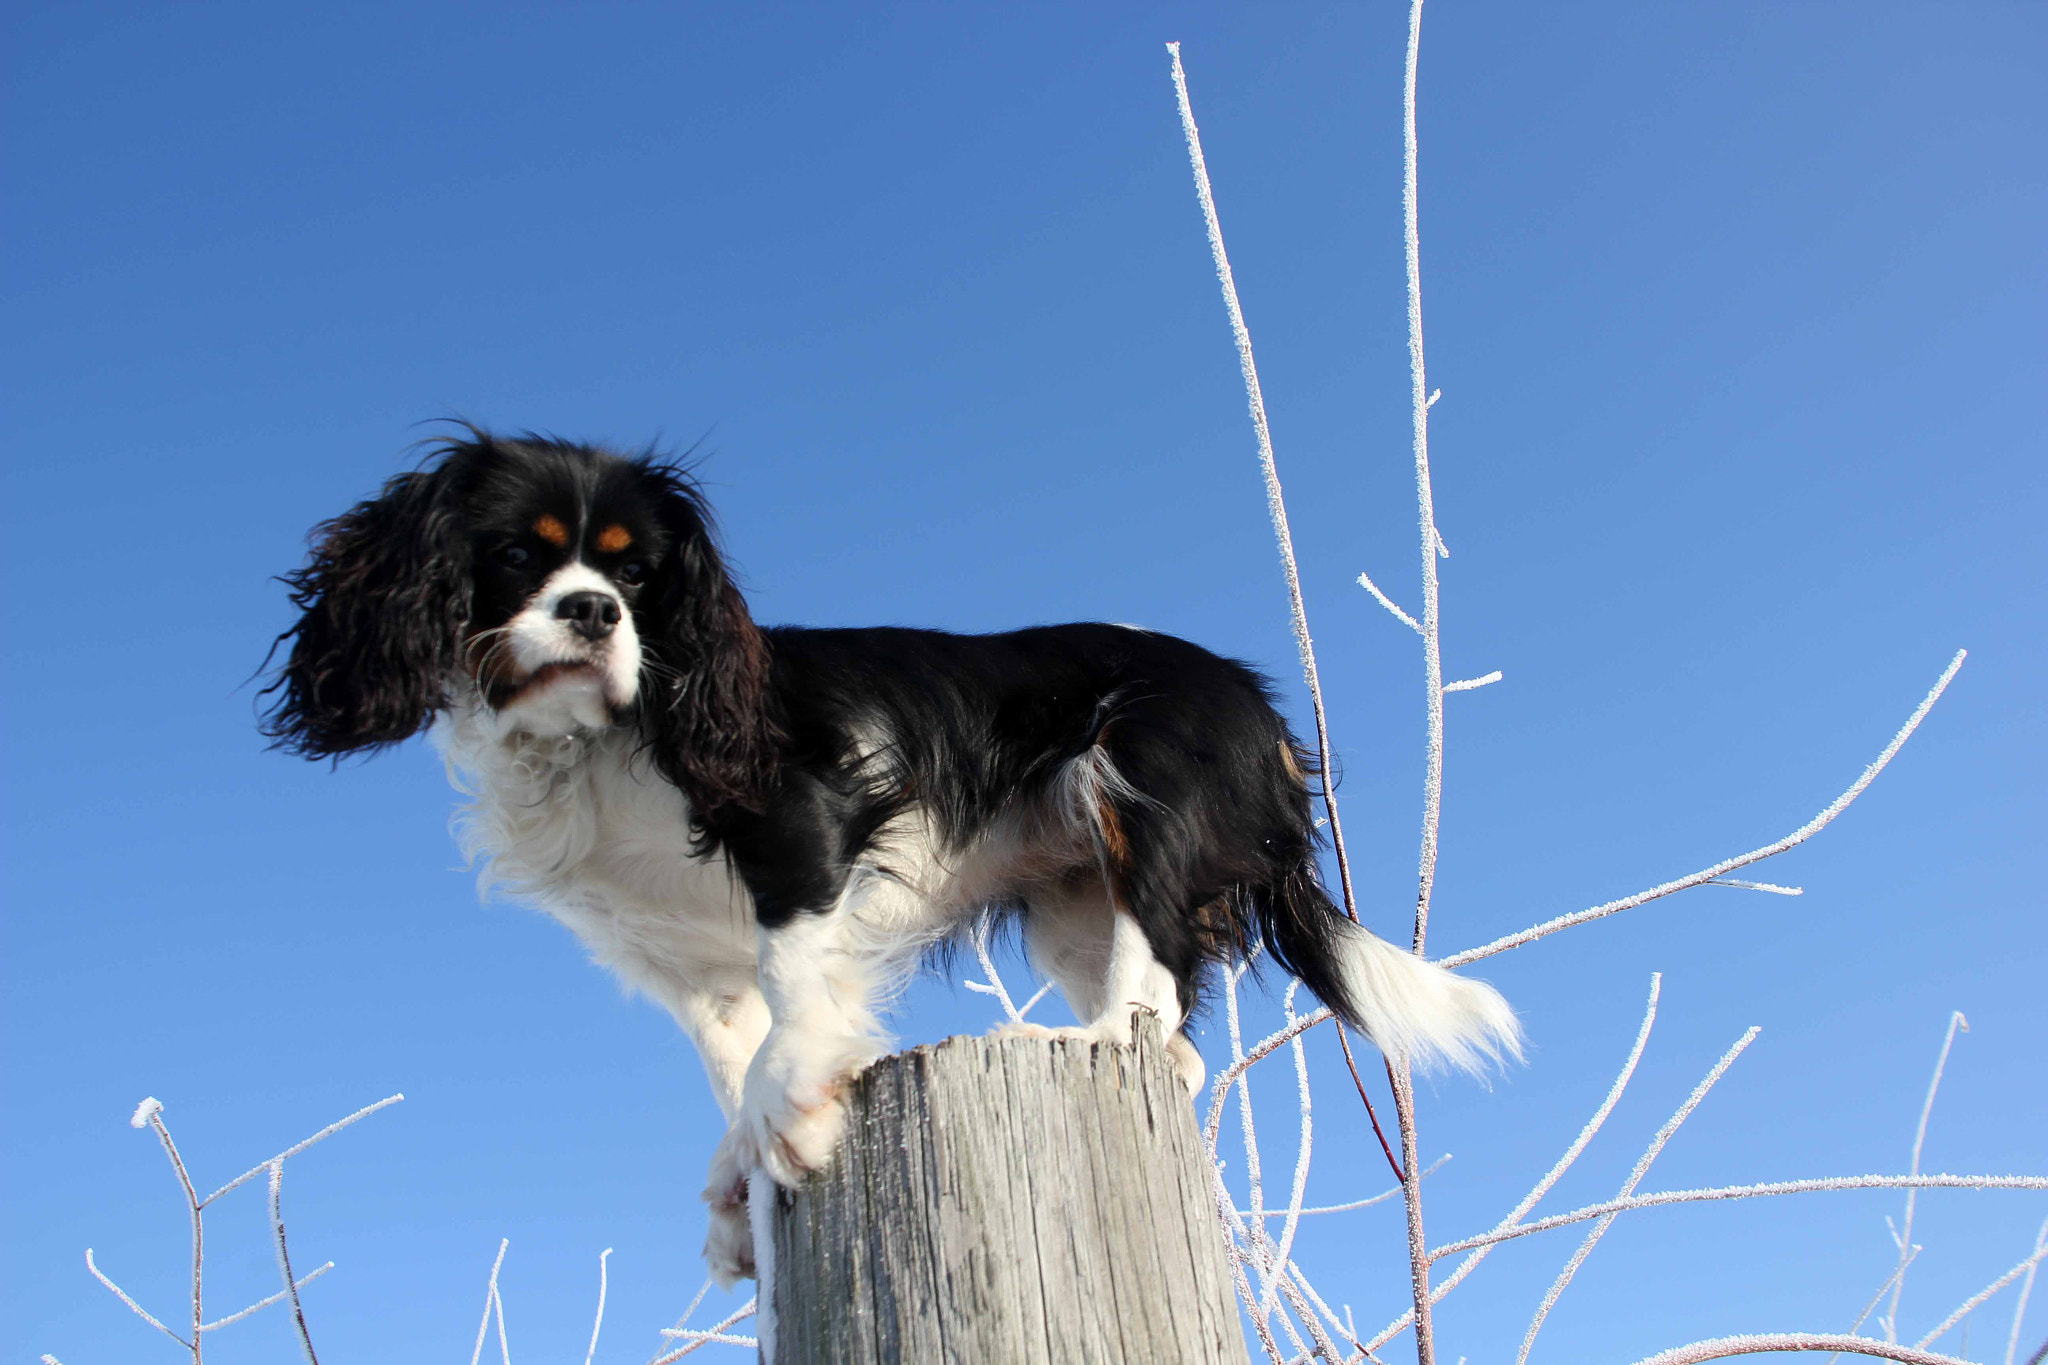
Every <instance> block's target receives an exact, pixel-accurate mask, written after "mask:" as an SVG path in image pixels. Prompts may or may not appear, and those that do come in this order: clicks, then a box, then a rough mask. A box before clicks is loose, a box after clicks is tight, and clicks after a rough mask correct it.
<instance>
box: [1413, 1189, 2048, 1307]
mask: <svg viewBox="0 0 2048 1365" xmlns="http://www.w3.org/2000/svg"><path fill="white" fill-rule="evenodd" d="M1839 1190H2048V1176H2042V1175H1831V1176H1821V1177H1818V1178H1816V1179H1812V1180H1769V1181H1760V1182H1758V1183H1756V1184H1754V1185H1717V1186H1714V1187H1712V1188H1709V1189H1697V1190H1659V1191H1656V1192H1654V1193H1651V1194H1637V1195H1628V1196H1625V1197H1621V1198H1616V1199H1609V1200H1606V1201H1605V1202H1603V1203H1599V1204H1588V1205H1586V1206H1585V1207H1584V1208H1580V1209H1573V1210H1572V1211H1571V1212H1569V1213H1559V1214H1554V1215H1552V1216H1550V1217H1548V1218H1538V1219H1536V1220H1535V1221H1533V1222H1529V1223H1515V1224H1511V1225H1509V1226H1506V1227H1500V1228H1495V1229H1494V1230H1492V1231H1491V1232H1482V1233H1480V1234H1479V1235H1477V1236H1475V1237H1467V1238H1465V1239H1464V1240H1462V1241H1457V1242H1449V1243H1446V1244H1445V1245H1443V1246H1440V1247H1438V1248H1437V1249H1436V1250H1434V1251H1432V1252H1430V1253H1429V1257H1430V1259H1431V1260H1432V1261H1437V1260H1442V1259H1443V1258H1444V1257H1446V1256H1454V1255H1456V1254H1457V1253H1458V1252H1461V1251H1465V1250H1468V1249H1470V1248H1472V1247H1486V1246H1493V1245H1497V1244H1498V1243H1501V1242H1511V1241H1513V1240H1515V1239H1516V1238H1518V1237H1528V1236H1531V1235H1532V1234H1534V1233H1538V1232H1549V1231H1551V1230H1552V1229H1553V1228H1561V1227H1565V1226H1567V1225H1569V1224H1572V1223H1583V1222H1585V1221H1586V1220H1587V1219H1589V1218H1600V1217H1604V1216H1606V1215H1609V1214H1616V1213H1627V1212H1629V1211H1630V1210H1632V1209H1654V1208H1662V1207H1663V1206H1665V1205H1667V1204H1699V1203H1705V1202H1708V1201H1712V1200H1719V1199H1759V1198H1767V1197H1769V1196H1771V1195H1779V1194H1824V1193H1830V1192H1834V1191H1839ZM2028 1264H2030V1263H2029V1262H2025V1261H2023V1262H2021V1263H2020V1267H2019V1269H2020V1270H2022V1271H2023V1270H2025V1269H2026V1268H2027V1266H2028ZM1897 1273H1898V1272H1896V1271H1894V1272H1893V1274H1894V1275H1896V1274H1897ZM2017 1273H2018V1272H2015V1275H2017ZM1884 1287H1885V1288H1886V1289H1887V1290H1888V1289H1890V1288H1891V1287H1892V1282H1891V1281H1890V1280H1886V1281H1885V1284H1884Z"/></svg>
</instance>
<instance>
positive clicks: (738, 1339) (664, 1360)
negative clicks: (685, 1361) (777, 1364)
mask: <svg viewBox="0 0 2048 1365" xmlns="http://www.w3.org/2000/svg"><path fill="white" fill-rule="evenodd" d="M707 1288H708V1286H707ZM703 1298H704V1295H703V1293H702V1292H701V1291H700V1292H699V1293H698V1295H697V1301H698V1302H701V1301H702V1300H703ZM759 1306H760V1299H759V1298H752V1299H748V1300H747V1301H746V1302H745V1303H743V1304H741V1305H740V1306H739V1307H738V1308H735V1309H733V1310H732V1312H730V1313H728V1314H726V1315H725V1316H724V1317H723V1318H721V1319H719V1320H718V1321H717V1322H715V1323H713V1324H712V1325H711V1326H709V1327H706V1328H704V1329H702V1330H699V1329H697V1328H694V1327H685V1326H683V1325H682V1323H680V1322H679V1323H677V1324H676V1325H675V1326H674V1327H664V1328H662V1329H661V1334H662V1335H663V1336H665V1337H667V1338H668V1339H669V1340H671V1341H678V1340H679V1341H681V1342H682V1343H683V1344H682V1345H681V1346H678V1347H677V1348H676V1349H675V1350H673V1351H670V1352H668V1353H667V1354H666V1355H658V1356H656V1357H655V1358H654V1359H653V1360H651V1361H649V1362H648V1365H669V1362H670V1361H675V1360H681V1359H682V1358H683V1357H684V1356H686V1355H689V1354H690V1353H691V1352H692V1351H696V1350H700V1349H702V1348H703V1347H706V1346H711V1345H714V1344H715V1345H721V1346H748V1347H758V1346H759V1345H760V1344H761V1343H760V1342H759V1341H758V1340H756V1339H755V1338H753V1337H743V1336H738V1335H735V1334H733V1333H731V1332H729V1331H728V1330H727V1329H728V1328H731V1327H734V1326H736V1325H738V1324H739V1323H742V1322H745V1321H746V1320H747V1319H748V1318H750V1317H752V1316H753V1315H754V1313H755V1310H756V1309H757V1308H758V1307H759ZM690 1309H691V1311H692V1312H694V1311H695V1310H696V1303H692V1304H691V1305H690ZM689 1316H690V1314H689V1313H687V1312H686V1313H684V1314H683V1321H685V1322H687V1321H688V1320H689Z"/></svg>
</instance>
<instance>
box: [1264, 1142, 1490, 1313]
mask: <svg viewBox="0 0 2048 1365" xmlns="http://www.w3.org/2000/svg"><path fill="white" fill-rule="evenodd" d="M1450 1159H1451V1154H1450V1153H1449V1152H1445V1153H1444V1154H1443V1155H1442V1156H1440V1157H1438V1158H1437V1159H1436V1160H1435V1161H1432V1162H1430V1163H1429V1164H1428V1165H1427V1166H1424V1167H1423V1168H1422V1174H1423V1176H1424V1177H1425V1178H1427V1177H1429V1176H1432V1175H1434V1174H1436V1172H1437V1168H1438V1167H1440V1166H1442V1165H1443V1164H1444V1163H1445V1162H1446V1161H1449V1160H1450ZM1400 1193H1401V1187H1400V1186H1399V1185H1393V1186H1389V1187H1388V1188H1386V1189H1384V1190H1381V1191H1380V1192H1379V1193H1378V1194H1374V1195H1368V1196H1367V1197H1365V1198H1364V1199H1354V1200H1352V1201H1351V1202H1349V1203H1347V1204H1320V1205H1317V1206H1316V1207H1314V1208H1307V1209H1303V1210H1301V1216H1302V1217H1303V1218H1311V1217H1314V1216H1315V1215H1316V1214H1319V1213H1350V1212H1351V1211H1352V1210H1353V1209H1369V1208H1371V1207H1372V1206H1373V1205H1374V1204H1384V1203H1386V1202H1387V1201H1388V1200H1389V1199H1393V1198H1395V1197H1397V1196H1398V1195H1399V1194H1400ZM1238 1214H1239V1215H1240V1216H1241V1217H1246V1218H1249V1217H1250V1216H1251V1215H1250V1214H1249V1213H1246V1212H1245V1210H1243V1209H1239V1210H1238ZM1286 1216H1287V1210H1286V1209H1267V1210H1266V1217H1268V1218H1284V1217H1286ZM1402 1321H1403V1322H1406V1321H1407V1319H1406V1318H1403V1319H1402Z"/></svg>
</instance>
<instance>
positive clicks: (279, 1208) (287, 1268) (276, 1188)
mask: <svg viewBox="0 0 2048 1365" xmlns="http://www.w3.org/2000/svg"><path fill="white" fill-rule="evenodd" d="M283 1199H284V1158H283V1157H281V1156H280V1157H275V1158H273V1159H272V1160H271V1163H270V1231H271V1235H272V1236H273V1237H274V1238H275V1239H276V1241H277V1268H278V1271H279V1273H280V1274H282V1275H283V1276H284V1289H283V1290H282V1291H280V1292H281V1293H282V1295H283V1296H284V1297H285V1298H288V1299H290V1300H291V1303H292V1325H293V1326H295V1327H296V1328H297V1329H298V1333H299V1346H300V1349H302V1350H304V1351H305V1353H306V1365H320V1358H319V1357H318V1356H316V1355H314V1354H313V1337H312V1334H311V1333H310V1332H308V1331H307V1330H306V1310H305V1307H304V1306H303V1305H302V1304H300V1302H299V1281H297V1280H294V1279H293V1278H292V1257H291V1252H290V1251H289V1250H288V1249H287V1248H286V1247H285V1241H284V1209H283ZM308 1278H309V1279H310V1278H311V1277H310V1276H308Z"/></svg>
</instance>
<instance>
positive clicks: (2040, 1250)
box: [1913, 1242, 2048, 1349]
mask: <svg viewBox="0 0 2048 1365" xmlns="http://www.w3.org/2000/svg"><path fill="white" fill-rule="evenodd" d="M2044 1256H2048V1247H2042V1246H2041V1245H2040V1244H2039V1243H2038V1242H2037V1243H2036V1244H2035V1246H2034V1254H2033V1255H2031V1256H2029V1257H2027V1258H2026V1259H2025V1260H2023V1261H2021V1262H2020V1263H2019V1264H2018V1265H2016V1266H2014V1267H2013V1268H2012V1269H2011V1270H2008V1271H2006V1272H2005V1273H2004V1274H2003V1275H2000V1276H1999V1277H1998V1278H1997V1279H1995V1280H1993V1281H1992V1282H1991V1283H1990V1284H1987V1285H1985V1286H1984V1287H1983V1288H1982V1289H1980V1290H1978V1291H1977V1292H1976V1293H1975V1294H1973V1295H1972V1296H1971V1297H1970V1298H1968V1299H1966V1300H1964V1301H1963V1303H1962V1304H1961V1305H1959V1306H1958V1307H1957V1308H1956V1311H1955V1312H1953V1313H1950V1314H1949V1315H1948V1316H1947V1317H1945V1318H1943V1319H1942V1320H1941V1324H1940V1325H1939V1326H1937V1327H1936V1328H1935V1329H1934V1330H1933V1331H1932V1332H1929V1333H1928V1334H1927V1335H1926V1336H1924V1337H1922V1338H1920V1340H1918V1341H1916V1342H1914V1343H1913V1345H1914V1347H1915V1349H1922V1348H1925V1347H1926V1346H1927V1344H1928V1343H1929V1342H1931V1341H1933V1340H1934V1339H1935V1338H1936V1337H1938V1336H1940V1335H1941V1334H1942V1333H1943V1332H1946V1331H1947V1330H1948V1329H1949V1328H1951V1327H1953V1326H1955V1325H1956V1324H1957V1323H1959V1322H1961V1321H1962V1320H1963V1319H1964V1318H1966V1317H1968V1316H1970V1314H1972V1313H1974V1312H1976V1311H1977V1310H1978V1309H1979V1308H1981V1307H1982V1306H1983V1305H1984V1301H1985V1300H1986V1299H1989V1298H1990V1297H1991V1296H1992V1295H1993V1294H1996V1293H1997V1292H1998V1291H1999V1290H2001V1289H2003V1288H2005V1287H2006V1286H2007V1285H2009V1284H2011V1283H2012V1282H2013V1281H2014V1280H2017V1279H2018V1278H2019V1277H2020V1276H2022V1275H2031V1274H2032V1273H2033V1271H2034V1267H2036V1266H2038V1265H2040V1264H2041V1258H2042V1257H2044ZM1967 1335H1968V1334H1967V1333H1965V1337H1967ZM1965 1349H1967V1346H1966V1347H1965Z"/></svg>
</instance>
